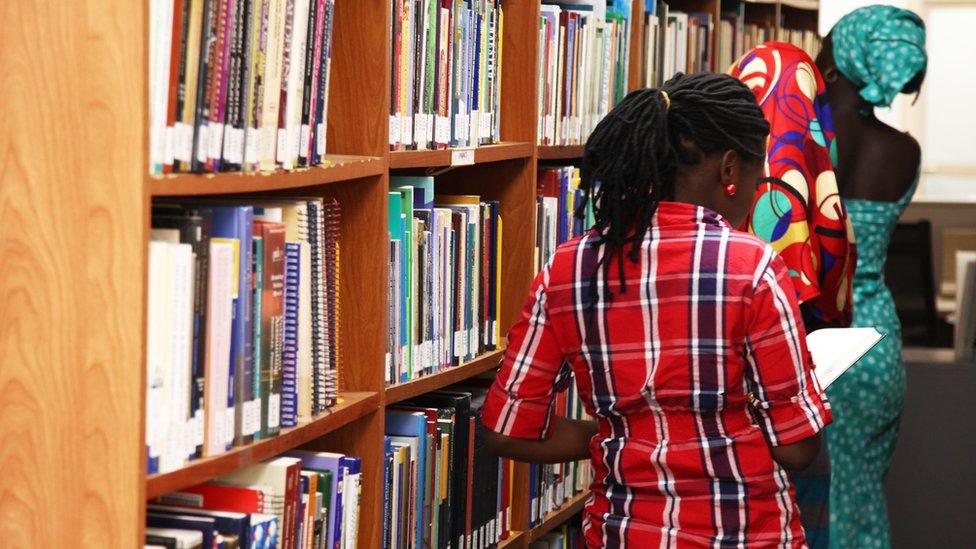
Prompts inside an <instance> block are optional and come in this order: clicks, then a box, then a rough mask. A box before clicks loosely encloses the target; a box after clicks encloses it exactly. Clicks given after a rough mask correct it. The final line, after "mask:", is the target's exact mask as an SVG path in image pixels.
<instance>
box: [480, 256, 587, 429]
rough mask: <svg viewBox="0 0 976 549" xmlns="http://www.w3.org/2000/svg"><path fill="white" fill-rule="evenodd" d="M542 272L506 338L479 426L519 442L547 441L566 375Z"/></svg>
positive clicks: (567, 370) (544, 274)
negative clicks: (520, 439)
mask: <svg viewBox="0 0 976 549" xmlns="http://www.w3.org/2000/svg"><path fill="white" fill-rule="evenodd" d="M548 280H549V267H548V266H547V267H546V268H545V269H543V271H542V272H540V273H539V275H538V276H537V277H536V279H535V282H534V283H533V284H532V291H531V292H530V294H529V297H528V299H526V301H525V305H524V306H523V308H522V314H521V316H520V318H519V320H518V322H516V323H515V325H514V326H513V327H512V329H511V331H510V332H509V334H508V349H507V350H506V351H505V359H504V360H503V362H502V366H501V369H500V370H499V372H498V374H497V376H496V377H495V382H494V383H493V384H492V386H491V389H490V391H489V392H488V397H487V399H486V400H485V405H484V408H483V409H482V414H481V419H482V421H483V422H484V424H485V426H486V427H488V428H489V429H491V430H492V431H495V432H497V433H500V434H503V435H506V436H510V437H515V438H525V439H545V438H549V435H550V430H551V419H552V412H553V404H554V402H555V401H554V398H553V397H554V395H555V393H556V392H557V391H559V390H562V389H564V388H565V386H566V383H565V381H566V380H567V379H568V377H569V376H570V373H571V369H570V367H569V365H568V364H566V363H565V362H564V361H563V355H562V351H561V350H560V346H559V344H558V343H557V341H556V336H555V332H554V331H553V327H552V325H551V324H550V322H549V317H548V311H547V301H546V300H547V294H546V287H547V285H548Z"/></svg>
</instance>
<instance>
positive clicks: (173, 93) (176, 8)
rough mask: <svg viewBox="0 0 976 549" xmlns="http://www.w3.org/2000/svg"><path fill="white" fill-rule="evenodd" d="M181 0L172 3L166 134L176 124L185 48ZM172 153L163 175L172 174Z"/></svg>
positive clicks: (166, 158)
mask: <svg viewBox="0 0 976 549" xmlns="http://www.w3.org/2000/svg"><path fill="white" fill-rule="evenodd" d="M183 5H184V4H183V0H174V1H173V29H172V34H171V35H170V40H171V42H172V44H171V47H170V57H169V63H170V66H169V99H167V101H166V128H167V129H166V133H167V134H171V133H172V132H173V129H172V128H173V125H174V124H175V123H176V116H177V112H176V103H177V101H176V99H177V91H178V90H179V87H180V66H181V64H182V63H181V61H180V59H181V58H182V57H183V48H184V47H186V44H185V43H184V40H185V37H184V34H183V25H184V22H183V11H184V10H183ZM167 140H168V141H170V142H171V143H175V140H176V136H175V135H173V136H171V137H170V138H168V139H167ZM166 150H167V151H172V145H171V146H170V147H167V149H166ZM171 157H172V153H171V152H167V154H166V157H165V158H163V173H172V172H173V163H172V160H171Z"/></svg>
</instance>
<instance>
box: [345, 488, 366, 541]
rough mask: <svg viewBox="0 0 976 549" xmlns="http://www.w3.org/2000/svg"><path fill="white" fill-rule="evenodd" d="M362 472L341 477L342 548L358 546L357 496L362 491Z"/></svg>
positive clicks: (358, 496)
mask: <svg viewBox="0 0 976 549" xmlns="http://www.w3.org/2000/svg"><path fill="white" fill-rule="evenodd" d="M362 481H363V474H362V473H355V474H352V475H350V474H347V475H346V476H345V477H344V478H343V482H344V483H345V486H343V492H342V521H343V522H342V532H343V536H342V549H355V548H356V547H359V498H360V494H361V493H362Z"/></svg>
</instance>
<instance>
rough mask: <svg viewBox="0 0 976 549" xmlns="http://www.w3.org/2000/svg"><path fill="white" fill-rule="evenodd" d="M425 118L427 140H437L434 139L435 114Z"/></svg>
mask: <svg viewBox="0 0 976 549" xmlns="http://www.w3.org/2000/svg"><path fill="white" fill-rule="evenodd" d="M424 118H425V121H426V123H427V141H435V139H434V115H433V114H428V115H427V116H426V117H424Z"/></svg>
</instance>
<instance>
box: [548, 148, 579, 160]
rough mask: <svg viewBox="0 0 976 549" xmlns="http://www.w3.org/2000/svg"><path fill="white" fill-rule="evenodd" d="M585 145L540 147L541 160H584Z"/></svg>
mask: <svg viewBox="0 0 976 549" xmlns="http://www.w3.org/2000/svg"><path fill="white" fill-rule="evenodd" d="M583 149H584V145H540V146H539V153H538V155H539V160H563V159H574V158H583Z"/></svg>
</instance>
